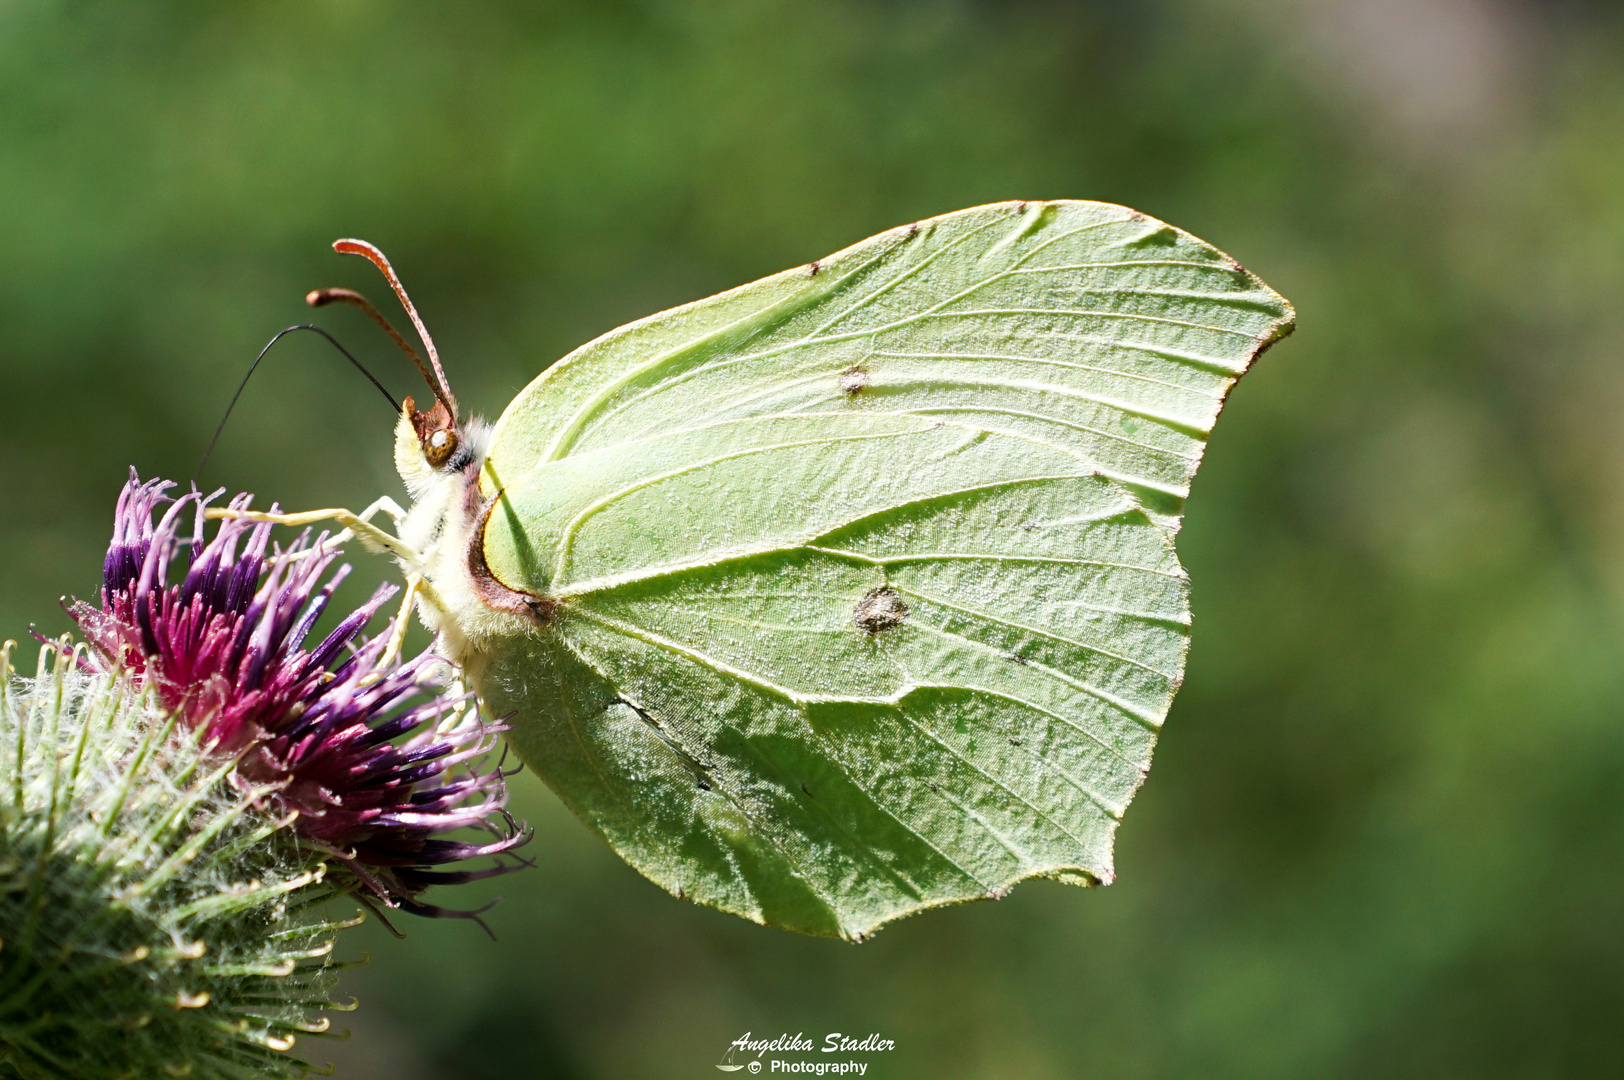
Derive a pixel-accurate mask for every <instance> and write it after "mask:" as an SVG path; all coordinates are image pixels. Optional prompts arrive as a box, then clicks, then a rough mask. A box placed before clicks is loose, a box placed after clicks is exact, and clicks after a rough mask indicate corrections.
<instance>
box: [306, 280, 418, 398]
mask: <svg viewBox="0 0 1624 1080" xmlns="http://www.w3.org/2000/svg"><path fill="white" fill-rule="evenodd" d="M305 303H307V304H309V305H310V306H311V307H326V306H327V305H328V304H348V305H350V306H351V307H357V308H360V309H361V310H362V311H364V312H366V313H367V316H368V317H369V318H370V319H371V320H372V321H373V322H375V323H377V324H378V325H379V326H380V327H382V328H383V332H384V333H386V334H388V335H389V340H391V341H393V342H394V343H395V344H396V345H397V346H399V347H400V351H401V352H403V353H405V354H406V357H407V359H409V360H410V361H411V362H412V363H413V364H416V365H417V370H418V371H420V372H421V373H422V374H423V379H424V381H425V382H427V383H428V384H429V386H431V387H432V386H434V384H435V382H436V380H435V378H434V370H433V369H432V368H430V367H429V365H428V364H427V363H426V362H425V361H424V360H423V357H422V356H421V355H420V354H419V353H418V351H417V350H416V349H414V348H412V343H411V342H409V341H407V340H406V339H405V337H403V336H402V335H401V332H400V331H399V330H396V329H395V324H394V323H392V322H390V321H389V320H388V319H386V318H384V316H383V312H381V311H379V310H378V309H377V308H375V307H373V306H372V301H371V300H368V299H367V298H366V297H365V296H362V295H361V294H360V293H358V292H356V291H355V290H354V289H311V290H310V291H309V292H308V293H306V294H305Z"/></svg>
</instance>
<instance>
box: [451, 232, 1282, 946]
mask: <svg viewBox="0 0 1624 1080" xmlns="http://www.w3.org/2000/svg"><path fill="white" fill-rule="evenodd" d="M1290 325H1291V311H1290V307H1289V305H1287V304H1286V303H1285V301H1284V300H1283V299H1281V298H1280V297H1279V296H1278V295H1277V294H1275V293H1273V292H1272V291H1270V290H1269V289H1268V288H1267V287H1265V286H1264V285H1262V283H1261V282H1258V281H1257V280H1256V279H1255V278H1253V277H1251V276H1250V275H1248V274H1247V273H1246V272H1245V271H1243V270H1241V269H1240V268H1239V267H1238V266H1237V265H1236V264H1235V263H1234V262H1233V261H1232V260H1230V259H1228V258H1227V257H1226V256H1224V255H1222V254H1221V253H1219V252H1218V251H1216V250H1215V249H1213V248H1211V247H1209V246H1207V245H1205V244H1203V243H1201V242H1200V241H1198V240H1195V239H1194V238H1192V237H1190V236H1188V235H1187V234H1184V233H1181V232H1178V231H1177V230H1174V229H1172V228H1170V227H1169V226H1166V225H1163V224H1162V223H1160V222H1157V221H1154V220H1152V219H1149V218H1146V217H1143V216H1142V215H1139V214H1136V213H1134V212H1132V211H1129V210H1126V209H1124V208H1121V207H1115V206H1107V205H1103V204H1096V203H1075V202H1062V203H1046V204H1004V205H997V206H988V207H979V208H976V209H972V210H967V211H963V212H960V213H958V214H952V215H948V216H946V217H943V218H938V219H934V220H932V221H926V222H921V223H920V224H919V225H917V226H912V227H908V228H904V229H898V230H894V231H892V232H890V233H885V234H882V235H881V236H878V237H875V238H873V239H871V240H868V241H865V242H864V243H862V244H859V245H857V246H855V247H853V248H850V249H848V250H846V251H844V252H841V253H839V254H837V255H835V256H832V257H830V258H829V259H826V260H822V261H821V262H819V263H816V264H812V265H810V266H806V267H801V268H798V269H796V270H793V271H788V272H786V273H784V274H780V275H777V276H775V277H772V278H768V279H765V280H764V281H761V282H757V283H755V284H753V285H748V286H745V287H743V288H741V289H737V290H734V291H732V292H730V293H724V294H722V295H720V296H717V297H713V298H711V299H709V300H705V301H701V302H699V303H697V304H692V305H689V306H687V307H685V308H679V309H676V310H674V311H671V312H666V313H664V314H661V315H656V316H653V317H651V318H649V319H646V320H643V321H642V322H640V323H635V324H633V325H631V326H629V327H625V328H622V329H621V330H618V331H615V332H614V333H612V334H610V335H607V336H606V337H604V338H601V339H599V340H598V341H596V342H593V343H591V344H589V345H587V346H585V347H583V348H582V349H580V350H578V351H577V352H576V353H574V354H572V355H571V356H570V357H567V358H566V359H565V360H564V361H561V362H560V363H559V364H558V365H556V366H555V367H554V368H553V369H552V370H551V371H549V372H547V373H546V374H544V375H543V376H542V377H541V378H539V379H538V380H536V382H535V383H534V384H532V386H531V387H530V388H529V389H527V390H526V391H525V392H524V393H523V394H521V395H520V397H519V398H518V399H517V400H516V401H515V402H514V403H513V405H512V406H511V407H510V408H509V410H508V411H507V413H506V414H504V416H503V417H502V420H501V421H500V423H499V424H498V426H497V430H496V434H495V438H494V442H493V446H492V450H491V455H490V460H489V463H488V468H487V471H486V475H485V477H484V480H485V485H486V492H487V494H497V493H498V492H499V493H500V496H501V497H500V501H499V503H498V505H497V508H496V510H495V512H494V513H493V515H492V516H491V518H490V521H489V525H488V527H487V531H486V536H485V549H484V551H485V555H486V559H487V562H488V564H489V566H490V568H491V570H492V571H493V572H494V573H495V575H496V576H497V578H498V579H499V580H501V581H502V582H503V583H504V584H506V585H508V586H510V587H512V588H516V589H521V590H524V591H527V592H531V593H534V594H537V595H540V596H546V597H549V598H551V599H553V600H555V601H556V603H555V604H554V605H552V606H550V609H549V610H550V615H549V616H548V618H547V619H546V620H545V621H544V622H543V623H542V624H541V625H539V626H538V627H537V628H536V629H535V630H534V632H532V633H528V634H525V635H522V636H520V637H518V638H514V639H511V640H505V641H501V642H497V643H493V644H492V645H491V646H490V647H489V648H488V649H487V650H486V653H485V655H484V657H483V660H482V664H483V666H482V667H481V666H479V665H476V667H475V679H476V681H477V682H478V683H479V685H480V688H481V691H482V693H483V694H484V695H485V696H486V698H487V700H488V702H489V704H490V705H491V707H492V708H493V709H495V710H496V711H497V712H498V713H499V714H501V713H510V712H511V713H512V714H513V715H514V720H513V721H512V722H513V725H514V730H513V740H514V742H515V745H516V746H517V748H518V750H519V752H520V754H521V756H522V757H523V758H524V759H525V761H526V762H527V764H529V765H530V766H531V767H533V768H534V769H536V771H537V772H539V773H540V774H541V775H542V776H543V778H545V779H546V780H547V781H548V783H549V784H551V785H552V786H553V787H554V788H555V790H557V791H558V792H559V794H560V795H561V796H562V797H563V798H564V799H565V801H566V802H568V803H569V804H570V805H571V806H572V808H574V809H575V810H576V812H577V813H579V814H580V815H581V816H582V817H583V818H584V819H585V820H586V821H587V822H589V823H590V824H591V825H593V826H594V827H595V828H596V829H598V830H599V831H600V832H601V833H602V834H603V835H604V836H605V837H606V838H607V839H608V840H609V842H610V843H611V844H612V845H613V846H614V847H615V848H616V850H617V851H619V852H620V853H621V854H622V855H623V856H624V857H626V858H627V859H628V860H629V861H630V862H631V863H632V864H633V865H634V866H636V867H637V868H638V869H640V870H641V871H643V872H644V873H645V874H647V875H648V876H649V877H651V878H652V879H654V880H655V881H657V882H658V883H660V884H661V885H664V886H665V887H667V888H669V889H671V890H672V891H674V892H678V893H680V894H682V895H686V896H689V897H692V898H694V899H696V900H699V901H701V902H704V903H709V904H713V905H715V906H718V907H721V908H723V909H726V910H729V911H734V912H737V913H739V914H743V915H746V916H748V917H751V918H755V919H758V920H761V921H765V922H769V923H774V924H779V925H785V926H790V927H793V928H795V929H800V930H806V931H811V932H818V933H827V934H837V935H841V936H846V937H858V936H862V935H864V934H866V933H868V932H870V931H871V930H872V929H873V928H874V927H876V926H878V925H879V924H881V923H883V922H885V921H887V920H889V919H892V918H896V917H898V916H900V915H903V914H907V913H909V912H911V911H915V910H918V909H920V908H923V907H928V906H932V905H936V904H942V903H948V902H953V901H957V900H964V899H970V898H975V897H981V896H989V895H999V894H1001V893H1002V892H1003V891H1005V890H1007V889H1008V888H1009V887H1010V886H1011V885H1013V884H1014V883H1015V882H1016V881H1019V880H1021V879H1022V878H1025V877H1031V876H1035V875H1044V876H1052V877H1062V878H1066V879H1069V880H1077V881H1108V880H1110V878H1111V876H1112V869H1111V838H1112V834H1113V831H1114V829H1115V826H1116V823H1117V821H1118V819H1119V818H1120V816H1121V814H1122V812H1123V809H1124V807H1125V806H1126V805H1127V802H1128V800H1129V799H1130V798H1131V797H1132V795H1133V792H1134V790H1135V789H1136V788H1137V786H1138V784H1139V782H1140V781H1141V779H1142V777H1143V775H1144V772H1145V769H1146V768H1147V767H1148V765H1149V761H1150V753H1151V749H1152V745H1153V743H1154V740H1155V733H1156V731H1157V729H1158V727H1159V725H1160V724H1161V721H1162V718H1163V717H1164V716H1165V715H1166V712H1167V708H1168V705H1169V704H1170V702H1171V700H1172V696H1173V693H1174V691H1175V690H1176V688H1177V686H1178V682H1179V679H1180V677H1181V674H1182V671H1183V662H1184V652H1185V645H1186V642H1187V636H1188V605H1187V600H1186V587H1185V579H1184V575H1183V572H1182V570H1181V569H1180V567H1179V565H1178V563H1177V560H1176V559H1175V557H1174V554H1173V549H1172V535H1173V529H1174V528H1175V527H1176V524H1177V520H1178V513H1179V511H1180V510H1181V508H1182V504H1183V500H1184V497H1185V496H1186V494H1187V493H1188V487H1189V482H1190V479H1191V478H1192V476H1193V474H1194V471H1195V467H1196V464H1197V462H1198V460H1199V457H1200V453H1201V449H1202V447H1203V441H1204V438H1205V434H1206V432H1207V431H1209V430H1210V428H1211V425H1212V422H1213V420H1214V419H1215V417H1216V415H1217V413H1218V410H1219V408H1220V407H1221V405H1222V401H1223V395H1224V394H1225V393H1226V392H1227V390H1228V388H1229V386H1230V385H1231V384H1232V383H1233V382H1234V380H1235V378H1236V377H1237V376H1238V375H1239V374H1240V373H1241V372H1242V371H1244V370H1245V368H1246V366H1247V364H1248V363H1249V362H1250V360H1251V359H1252V358H1253V357H1254V356H1255V355H1256V354H1257V352H1259V351H1260V350H1261V349H1262V348H1263V347H1264V346H1266V345H1267V344H1269V343H1270V342H1272V341H1274V340H1275V339H1277V338H1278V337H1280V336H1282V335H1283V334H1284V333H1286V332H1287V331H1289V329H1290Z"/></svg>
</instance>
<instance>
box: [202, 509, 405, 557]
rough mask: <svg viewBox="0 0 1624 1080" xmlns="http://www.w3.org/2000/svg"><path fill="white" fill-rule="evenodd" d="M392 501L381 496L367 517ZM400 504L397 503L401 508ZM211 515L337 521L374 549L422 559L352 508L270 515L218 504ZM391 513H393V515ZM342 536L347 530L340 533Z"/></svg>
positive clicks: (284, 521)
mask: <svg viewBox="0 0 1624 1080" xmlns="http://www.w3.org/2000/svg"><path fill="white" fill-rule="evenodd" d="M386 501H387V502H390V503H391V504H392V503H393V500H385V499H379V500H378V502H376V503H373V504H372V506H369V507H368V508H367V512H366V516H367V517H370V516H373V515H375V514H377V513H378V512H379V511H380V510H382V511H384V512H388V510H389V508H388V507H384V506H380V505H379V504H380V503H384V502H386ZM399 509H400V507H398V506H395V507H394V510H396V511H398V510H399ZM206 516H207V517H211V518H241V519H244V520H246V521H268V522H270V523H271V524H273V525H295V526H297V525H314V524H315V523H316V522H318V521H336V522H338V523H339V524H340V525H342V526H343V527H344V532H347V533H349V534H350V536H353V537H355V538H356V539H358V540H360V541H361V543H362V544H363V545H364V546H366V547H367V548H370V549H371V550H373V551H387V552H389V554H391V555H393V556H394V557H395V558H397V559H401V560H403V561H405V562H408V563H412V564H416V563H418V562H420V561H421V560H422V556H421V555H420V554H418V552H417V551H416V550H414V549H413V548H412V547H411V546H409V545H408V544H406V543H405V542H404V541H403V540H401V539H400V538H399V537H397V536H393V535H391V534H389V533H386V532H384V531H383V530H382V529H380V528H378V527H377V526H376V525H374V524H372V522H370V521H367V520H366V518H365V517H363V516H362V515H360V514H357V513H355V512H353V511H351V510H344V509H341V508H332V509H327V510H306V511H305V512H304V513H301V514H267V513H265V512H264V511H260V510H232V509H230V508H227V507H215V508H212V509H210V510H208V511H206ZM390 516H393V514H391V515H390ZM339 535H340V536H343V535H344V533H340V534H339Z"/></svg>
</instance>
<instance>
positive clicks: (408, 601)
mask: <svg viewBox="0 0 1624 1080" xmlns="http://www.w3.org/2000/svg"><path fill="white" fill-rule="evenodd" d="M422 588H423V575H421V574H408V575H406V591H405V594H404V595H403V596H402V597H401V598H400V611H399V612H398V613H397V614H396V615H395V625H394V628H393V629H391V630H390V631H389V644H387V645H385V646H384V647H383V655H382V656H380V657H379V658H378V670H379V672H384V671H388V670H389V669H390V668H392V667H394V666H395V661H396V660H398V659H400V650H401V647H402V646H404V645H405V644H406V629H407V627H408V626H410V625H411V620H412V609H413V608H414V607H415V606H416V604H417V594H418V592H419V591H420V590H421V589H422ZM381 678H383V675H382V674H375V675H368V676H367V677H366V678H365V679H364V680H362V684H363V685H366V684H369V683H374V682H377V681H378V680H379V679H381Z"/></svg>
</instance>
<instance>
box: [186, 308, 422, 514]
mask: <svg viewBox="0 0 1624 1080" xmlns="http://www.w3.org/2000/svg"><path fill="white" fill-rule="evenodd" d="M295 330H310V331H313V332H314V333H317V334H320V335H321V336H322V337H324V338H326V339H327V340H328V341H329V342H330V343H331V344H332V346H333V348H335V349H337V350H338V351H339V352H341V353H343V354H344V359H346V360H348V361H349V362H350V363H351V364H352V365H354V367H355V370H357V371H359V372H360V373H361V374H363V375H365V376H366V377H367V381H368V382H370V383H371V384H372V385H373V386H376V387H377V388H378V393H380V394H382V395H383V396H384V400H386V401H388V402H389V408H390V410H391V411H393V412H396V413H398V412H400V403H399V402H397V401H396V400H395V398H394V395H392V394H391V393H390V392H389V391H388V390H385V389H384V386H383V383H381V382H379V381H378V380H377V378H375V377H374V376H373V374H372V372H370V371H368V370H367V369H366V368H365V367H363V366H362V365H361V361H359V360H357V359H356V358H355V357H353V356H351V355H350V351H349V350H348V349H346V348H345V347H344V346H342V345H340V344H339V343H338V339H337V338H335V337H333V335H331V334H329V333H328V332H327V331H325V330H323V329H322V328H321V327H319V326H313V325H312V324H310V323H298V324H296V325H294V326H289V327H286V328H284V329H282V330H279V331H277V334H276V336H275V337H273V338H271V340H269V341H267V342H266V343H265V347H264V348H263V349H261V350H259V355H258V356H256V357H254V362H253V363H252V364H249V365H248V373H247V374H245V375H244V376H243V377H242V382H240V383H238V384H237V392H236V393H235V394H232V395H231V403H230V404H228V405H227V406H226V413H225V415H224V416H222V417H220V425H219V426H218V427H216V428H215V429H214V436H213V437H212V438H210V439H209V446H208V449H207V450H204V451H203V457H202V460H200V461H199V462H198V463H197V468H196V470H194V471H193V473H192V485H193V486H194V487H195V486H196V485H197V478H198V477H199V476H202V475H203V467H204V466H205V465H207V464H208V463H209V457H210V456H211V455H213V453H214V447H215V444H216V443H218V442H219V441H220V433H221V432H223V431H224V430H225V429H226V421H227V420H230V419H231V410H233V409H235V408H236V407H237V399H238V398H240V397H242V392H243V391H244V390H246V389H247V388H248V380H249V379H251V378H253V377H254V371H255V370H256V369H257V368H258V367H259V362H260V361H261V360H263V359H265V354H266V353H268V352H270V351H271V346H272V345H275V344H276V343H277V342H278V341H281V340H282V339H283V338H284V337H286V336H287V335H289V334H291V333H293V332H294V331H295Z"/></svg>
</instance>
